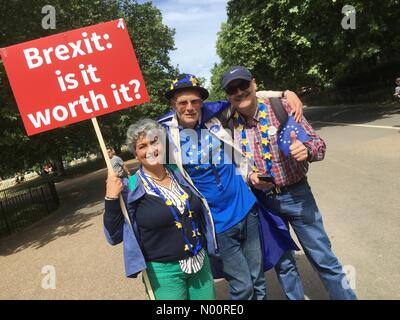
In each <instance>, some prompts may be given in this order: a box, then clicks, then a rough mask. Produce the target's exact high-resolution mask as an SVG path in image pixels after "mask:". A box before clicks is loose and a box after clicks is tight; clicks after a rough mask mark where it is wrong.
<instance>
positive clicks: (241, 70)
mask: <svg viewBox="0 0 400 320" xmlns="http://www.w3.org/2000/svg"><path fill="white" fill-rule="evenodd" d="M237 79H242V80H246V81H251V80H253V75H252V74H251V72H250V71H249V70H248V69H247V68H245V67H243V66H234V67H231V68H229V69H228V70H227V71H225V72H224V73H223V75H222V78H221V84H222V88H223V89H226V87H227V86H228V84H229V83H230V82H231V81H233V80H237Z"/></svg>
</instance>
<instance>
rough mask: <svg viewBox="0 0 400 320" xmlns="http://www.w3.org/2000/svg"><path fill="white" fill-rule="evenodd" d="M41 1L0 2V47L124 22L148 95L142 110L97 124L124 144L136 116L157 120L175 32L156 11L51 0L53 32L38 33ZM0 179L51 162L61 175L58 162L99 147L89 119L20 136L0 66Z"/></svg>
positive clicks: (124, 3) (109, 1)
mask: <svg viewBox="0 0 400 320" xmlns="http://www.w3.org/2000/svg"><path fill="white" fill-rule="evenodd" d="M46 4H48V1H44V0H32V1H22V0H13V1H5V0H1V1H0V20H1V21H2V23H1V24H0V47H6V46H9V45H12V44H16V43H20V42H24V41H28V40H32V39H36V38H39V37H44V36H48V35H50V34H54V33H60V32H64V31H68V30H71V29H76V28H80V27H84V26H88V25H92V24H96V23H100V22H104V21H109V20H114V19H118V18H121V17H122V18H124V20H125V23H126V25H127V27H128V30H129V33H130V36H131V39H132V42H133V44H134V47H135V52H136V55H137V58H138V62H139V64H140V66H141V70H142V73H143V77H144V80H145V83H146V87H147V89H148V92H149V95H150V97H151V103H149V104H147V105H146V106H144V105H142V106H140V109H139V108H138V107H133V108H128V109H126V110H122V111H119V112H116V113H112V114H109V115H106V116H102V117H101V118H100V119H101V120H99V122H100V126H101V127H102V131H103V133H104V136H105V138H106V141H107V142H108V143H109V144H112V145H114V146H120V145H121V144H123V143H124V140H125V134H126V129H127V126H128V125H129V124H130V123H132V122H133V121H135V120H136V119H137V118H139V117H143V116H149V117H156V116H157V115H158V114H160V113H162V112H164V111H165V110H166V106H165V104H164V101H163V100H162V99H163V97H162V94H161V92H162V91H163V90H162V89H164V88H165V87H166V86H167V83H168V81H169V79H171V78H172V77H174V76H175V75H176V74H177V70H175V68H173V67H172V65H171V63H170V59H169V55H168V53H169V51H171V50H173V49H174V38H173V37H174V32H175V31H174V30H173V29H170V28H168V27H167V26H165V25H163V23H162V16H161V13H160V11H159V10H158V9H157V8H155V7H154V6H153V5H152V4H151V3H144V4H138V3H137V2H136V1H128V0H94V1H85V0H71V1H62V0H53V1H51V5H52V6H54V7H55V9H56V29H55V30H53V29H43V28H42V26H41V20H42V18H43V17H44V15H43V14H42V13H41V10H42V7H43V6H44V5H46ZM0 101H1V107H0V148H1V153H0V175H10V174H13V173H14V172H16V171H17V170H21V169H27V168H30V167H32V166H33V165H34V164H36V163H43V162H48V161H51V162H53V163H54V164H56V165H57V167H58V168H59V169H60V170H59V174H62V173H63V172H62V171H63V166H62V159H63V157H65V156H68V157H71V158H73V157H80V156H85V155H86V154H87V153H88V152H97V151H98V143H97V140H96V136H95V134H94V130H93V129H92V125H91V123H90V121H83V122H79V123H77V124H73V125H70V126H67V127H64V128H59V129H56V130H52V131H49V132H44V133H41V134H38V135H34V136H32V137H27V136H26V135H25V130H24V128H23V124H22V120H21V117H20V115H19V112H18V109H17V106H16V102H15V100H14V97H13V95H12V91H11V89H10V85H9V82H8V79H7V76H6V74H5V70H4V67H3V66H2V65H1V66H0Z"/></svg>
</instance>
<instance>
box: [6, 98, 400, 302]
mask: <svg viewBox="0 0 400 320" xmlns="http://www.w3.org/2000/svg"><path fill="white" fill-rule="evenodd" d="M306 117H307V118H308V119H309V120H310V121H311V122H312V124H313V126H314V127H315V128H316V129H317V130H318V133H319V134H320V135H321V136H322V137H323V138H324V139H325V140H326V142H327V146H328V149H327V155H326V158H325V160H324V161H323V162H319V163H313V164H312V165H311V167H310V172H309V181H310V184H311V186H312V189H313V191H314V195H315V197H316V199H317V203H318V205H319V207H320V209H321V211H322V214H323V217H324V223H325V227H326V229H327V231H328V234H329V236H330V239H331V241H332V245H333V249H334V251H335V253H336V254H337V256H338V257H339V260H340V261H341V262H342V263H343V265H345V266H346V270H348V271H349V272H350V275H351V282H352V284H353V285H355V289H356V293H357V295H358V297H359V298H360V299H400V293H399V288H400V271H399V265H400V242H399V234H400V198H399V190H400V181H399V178H400V106H395V105H389V106H384V107H383V106H336V107H310V108H307V109H306ZM129 166H130V167H131V168H132V166H133V162H132V161H131V162H129ZM105 176H106V172H105V170H99V171H96V172H93V173H90V174H87V175H84V176H81V177H78V178H74V179H70V180H65V181H63V182H61V183H59V184H58V185H57V189H58V191H59V194H60V198H61V199H60V200H61V207H60V208H59V209H58V210H57V211H56V213H55V214H53V215H51V216H49V217H47V218H45V219H44V220H42V221H40V222H38V223H36V224H35V225H33V226H32V227H30V228H29V229H27V230H25V231H24V232H21V233H19V234H15V235H12V236H10V237H7V238H1V239H0V299H144V298H145V295H144V290H143V285H142V281H141V279H140V278H138V279H127V278H125V276H124V268H123V260H122V259H123V258H122V246H121V245H119V246H115V247H112V246H110V245H108V244H107V243H106V240H105V238H104V236H103V230H102V228H103V227H102V211H103V207H104V206H103V196H104V180H105ZM296 258H297V262H298V266H299V270H300V272H301V274H302V278H303V282H304V287H305V291H306V295H307V297H308V298H310V299H327V295H326V293H325V292H324V289H323V287H322V285H321V282H320V281H319V279H318V276H317V275H316V273H315V272H314V271H313V270H312V268H311V266H310V265H309V264H308V262H307V260H306V258H305V256H304V254H302V253H301V252H300V253H299V254H297V255H296ZM45 266H53V267H54V270H55V275H56V278H55V279H56V281H55V289H44V288H43V287H42V284H44V286H45V287H46V284H47V285H49V284H50V285H51V284H52V283H51V282H49V281H48V280H49V276H48V273H47V272H49V271H48V270H49V269H43V267H45ZM42 271H43V272H44V273H42ZM267 281H268V290H269V298H270V299H284V296H283V294H282V292H281V289H280V287H279V285H278V283H277V280H276V276H275V274H274V272H273V271H270V272H268V273H267ZM216 287H217V296H218V298H219V299H225V298H227V285H226V282H225V281H223V280H222V281H218V282H217V283H216Z"/></svg>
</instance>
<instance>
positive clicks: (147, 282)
mask: <svg viewBox="0 0 400 320" xmlns="http://www.w3.org/2000/svg"><path fill="white" fill-rule="evenodd" d="M91 119H92V123H93V127H94V131H95V132H96V136H97V139H98V140H99V143H100V148H101V151H102V153H103V157H104V159H105V161H106V164H107V169H108V171H109V172H113V169H112V165H111V160H110V158H109V157H108V154H107V149H106V145H105V143H104V139H103V135H102V134H101V131H100V127H99V124H98V122H97V118H91ZM119 203H120V206H121V210H122V213H123V215H124V217H125V220H126V221H128V223H129V226H130V227H131V229H132V232H133V228H132V225H131V221H130V219H129V215H128V211H127V210H126V207H125V202H124V200H123V199H122V196H121V195H120V196H119ZM142 275H143V280H144V283H145V285H146V288H147V293H148V294H149V298H150V300H155V297H154V292H153V290H152V288H151V284H150V280H149V277H148V275H147V272H146V270H143V271H142Z"/></svg>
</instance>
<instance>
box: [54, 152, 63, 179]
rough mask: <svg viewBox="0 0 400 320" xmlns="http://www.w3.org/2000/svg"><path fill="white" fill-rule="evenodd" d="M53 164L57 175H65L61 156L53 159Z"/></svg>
mask: <svg viewBox="0 0 400 320" xmlns="http://www.w3.org/2000/svg"><path fill="white" fill-rule="evenodd" d="M53 164H54V166H55V168H53V170H54V169H55V170H56V173H57V176H59V177H61V176H63V175H65V169H64V163H63V161H62V156H60V155H58V156H57V157H56V158H55V159H54V160H53Z"/></svg>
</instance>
